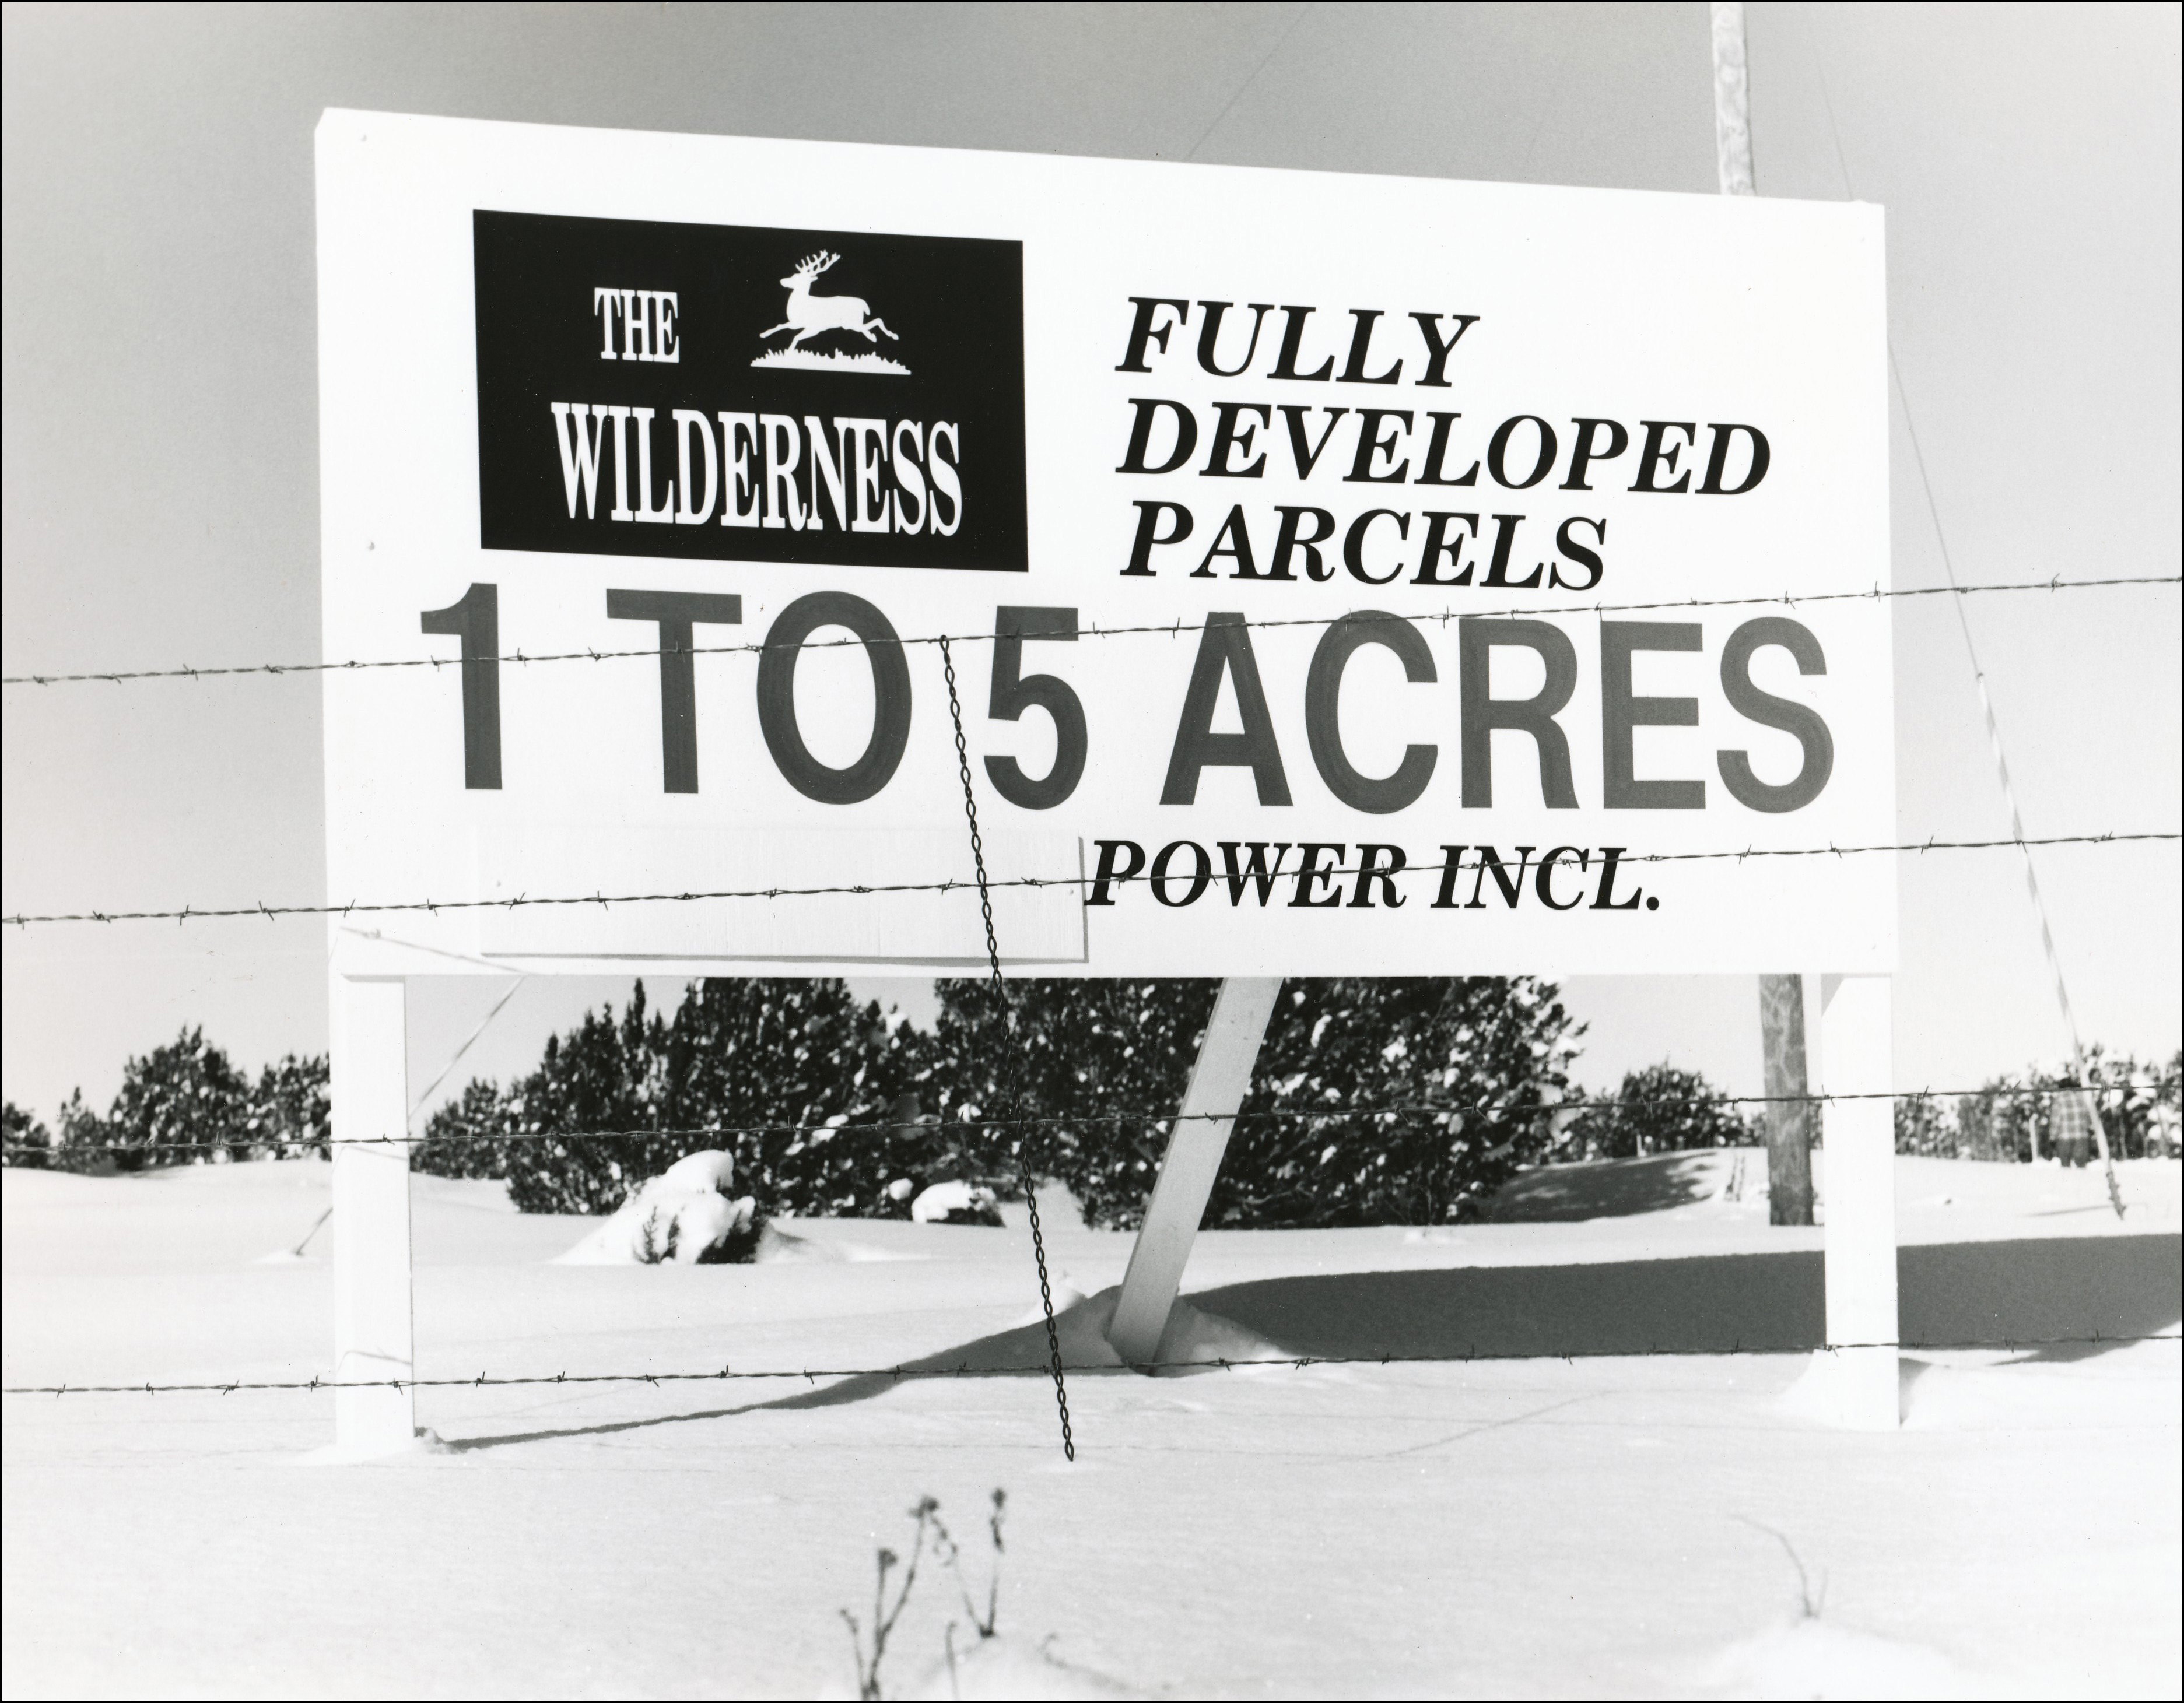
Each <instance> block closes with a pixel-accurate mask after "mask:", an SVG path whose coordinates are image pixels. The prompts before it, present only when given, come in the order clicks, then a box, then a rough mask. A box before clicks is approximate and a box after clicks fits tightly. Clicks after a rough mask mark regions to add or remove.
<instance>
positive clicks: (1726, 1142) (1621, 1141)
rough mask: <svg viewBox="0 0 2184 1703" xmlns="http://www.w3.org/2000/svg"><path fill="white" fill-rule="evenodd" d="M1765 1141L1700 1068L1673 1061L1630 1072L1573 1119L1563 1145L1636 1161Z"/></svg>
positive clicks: (1593, 1155) (1584, 1153)
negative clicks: (1725, 1102)
mask: <svg viewBox="0 0 2184 1703" xmlns="http://www.w3.org/2000/svg"><path fill="white" fill-rule="evenodd" d="M1760 1139H1761V1137H1760V1135H1759V1133H1758V1130H1757V1129H1755V1128H1754V1127H1753V1126H1752V1124H1750V1123H1749V1122H1747V1121H1746V1120H1745V1119H1744V1118H1743V1117H1741V1116H1739V1115H1738V1111H1737V1108H1736V1107H1735V1106H1732V1105H1723V1104H1722V1103H1721V1091H1720V1090H1719V1088H1715V1087H1713V1085H1712V1084H1711V1083H1710V1082H1708V1081H1707V1079H1706V1078H1705V1077H1702V1076H1701V1075H1700V1074H1699V1073H1698V1072H1697V1071H1684V1070H1678V1069H1677V1068H1676V1067H1675V1066H1674V1065H1671V1064H1666V1063H1663V1064H1658V1065H1648V1066H1646V1068H1645V1069H1643V1070H1641V1071H1629V1072H1627V1073H1626V1074H1625V1075H1624V1078H1623V1086H1622V1087H1621V1088H1618V1089H1617V1090H1616V1091H1615V1094H1614V1097H1613V1099H1609V1100H1607V1101H1605V1102H1602V1103H1601V1104H1597V1105H1592V1106H1590V1107H1588V1108H1587V1109H1586V1110H1584V1111H1582V1112H1580V1114H1579V1115H1578V1116H1577V1117H1576V1118H1575V1119H1574V1120H1573V1121H1572V1122H1571V1124H1570V1127H1569V1129H1568V1133H1567V1138H1566V1139H1565V1141H1564V1143H1563V1146H1564V1147H1565V1148H1566V1149H1568V1150H1569V1152H1570V1153H1571V1154H1572V1155H1574V1156H1580V1157H1583V1158H1586V1159H1632V1158H1637V1157H1641V1156H1643V1155H1646V1154H1652V1153H1679V1152H1682V1151H1684V1150H1685V1149H1691V1148H1702V1147H1747V1146H1750V1145H1752V1144H1754V1143H1757V1142H1758V1141H1759V1140H1760Z"/></svg>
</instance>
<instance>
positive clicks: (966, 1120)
mask: <svg viewBox="0 0 2184 1703" xmlns="http://www.w3.org/2000/svg"><path fill="white" fill-rule="evenodd" d="M2168 1088H2170V1084H2168V1083H2165V1082H2159V1081H2154V1082H2136V1081H2134V1082H2085V1083H2076V1082H2045V1083H2043V1082H2033V1083H2027V1084H2025V1085H2023V1086H2021V1087H2020V1086H2015V1085H2011V1084H1999V1085H1997V1084H1995V1083H1992V1082H1989V1083H1984V1084H1982V1085H1981V1086H1980V1087H1978V1088H1873V1089H1864V1090H1860V1091H1858V1092H1855V1093H1848V1094H1829V1093H1817V1092H1816V1093H1812V1094H1662V1095H1658V1096H1653V1095H1649V1096H1647V1097H1646V1098H1645V1099H1624V1098H1623V1097H1622V1096H1620V1095H1609V1094H1594V1095H1581V1096H1579V1097H1577V1098H1574V1099H1559V1100H1542V1101H1539V1102H1537V1103H1535V1104H1531V1105H1495V1104H1479V1103H1478V1102H1463V1103H1453V1102H1450V1101H1446V1100H1397V1101H1381V1102H1377V1103H1368V1104H1367V1105H1356V1106H1268V1107H1262V1108H1254V1109H1252V1110H1242V1111H1236V1112H1218V1111H1204V1112H1182V1111H1140V1110H1120V1111H1098V1112H1051V1113H1045V1114H1041V1115H1040V1116H1035V1117H983V1116H978V1115H977V1114H975V1113H973V1114H972V1115H970V1116H956V1117H954V1118H943V1119H939V1120H937V1121H931V1122H927V1121H908V1120H905V1119H900V1118H868V1119H864V1120H861V1121H855V1122H850V1121H844V1122H841V1123H743V1124H727V1123H714V1124H687V1125H686V1124H670V1125H661V1126H657V1127H637V1128H630V1129H511V1130H501V1131H479V1132H471V1131H462V1132H460V1133H455V1134H453V1135H443V1136H435V1135H433V1134H432V1133H430V1132H429V1130H428V1131H427V1133H425V1134H423V1135H359V1136H339V1135H335V1136H259V1137H252V1136H248V1135H243V1136H234V1137H214V1138H210V1139H207V1140H203V1141H147V1142H127V1141H124V1142H97V1143H91V1142H86V1143H83V1144H79V1145H73V1146H59V1147H40V1146H37V1145H36V1144H33V1143H28V1142H23V1141H20V1140H14V1141H5V1142H0V1151H4V1152H6V1153H8V1154H21V1155H42V1156H48V1157H50V1156H54V1155H85V1154H142V1153H203V1152H207V1151H209V1150H213V1149H220V1150H225V1149H229V1148H260V1147H263V1148H281V1147H293V1148H307V1149H314V1150H315V1149H319V1148H334V1147H398V1146H408V1147H423V1146H426V1145H427V1144H436V1143H445V1144H454V1143H465V1144H471V1143H476V1144H488V1145H490V1144H497V1143H507V1142H565V1141H639V1140H677V1141H688V1140H694V1139H704V1138H740V1137H757V1138H764V1137H766V1136H783V1135H791V1136H815V1135H816V1136H821V1137H831V1136H837V1135H868V1134H874V1133H899V1132H905V1131H916V1132H918V1133H933V1134H937V1135H944V1134H946V1133H948V1132H950V1130H961V1131H963V1132H965V1133H972V1132H978V1133H989V1134H990V1133H1001V1134H1007V1133H1011V1132H1014V1131H1033V1130H1046V1129H1083V1128H1086V1127H1094V1126H1097V1125H1100V1124H1152V1125H1156V1126H1164V1125H1168V1124H1179V1123H1197V1122H1214V1123H1217V1122H1223V1121H1234V1122H1236V1123H1252V1122H1260V1123H1273V1122H1298V1121H1303V1122H1332V1121H1335V1120H1338V1119H1341V1118H1387V1117H1435V1118H1448V1117H1463V1118H1471V1117H1478V1118H1480V1119H1483V1120H1485V1121H1487V1122H1489V1123H1496V1122H1502V1123H1514V1122H1521V1121H1537V1120H1539V1119H1542V1118H1548V1117H1554V1116H1562V1115H1564V1114H1573V1113H1580V1112H1587V1111H1633V1110H1660V1109H1663V1108H1667V1107H1671V1106H1674V1107H1691V1106H1702V1105H1719V1106H1750V1105H1757V1106H1767V1105H1832V1104H1850V1103H1856V1102H1860V1101H1867V1100H1890V1101H1894V1100H1908V1099H1983V1098H1989V1097H1992V1098H1994V1099H2008V1098H2025V1099H2050V1098H2053V1097H2054V1096H2056V1095H2059V1094H2095V1095H2101V1094H2154V1095H2157V1096H2158V1095H2159V1094H2163V1093H2165V1092H2167V1091H2168ZM450 1104H453V1102H450ZM1675 1150H1676V1151H1679V1152H1714V1151H1719V1150H1722V1149H1711V1148H1691V1149H1675Z"/></svg>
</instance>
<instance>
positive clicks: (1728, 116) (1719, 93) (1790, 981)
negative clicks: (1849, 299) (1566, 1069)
mask: <svg viewBox="0 0 2184 1703" xmlns="http://www.w3.org/2000/svg"><path fill="white" fill-rule="evenodd" d="M1713 147H1714V164H1715V166H1716V168H1717V169H1718V170H1719V173H1720V175H1721V192H1722V193H1723V194H1724V195H1752V194H1755V193H1757V190H1756V189H1755V187H1754V186H1753V183H1752V86H1751V81H1750V79H1749V77H1748V76H1747V72H1746V64H1745V55H1744V7H1743V5H1742V4H1741V0H1715V3H1714V5H1713ZM1759 1045H1760V1050H1761V1052H1762V1053H1763V1055H1764V1059H1765V1064H1764V1067H1763V1068H1764V1079H1765V1085H1766V1094H1767V1221H1768V1222H1769V1223H1770V1224H1809V1223H1811V1222H1813V1108H1812V1105H1811V1103H1810V1102H1809V1101H1808V1100H1806V1099H1804V1098H1803V1096H1804V1094H1805V1092H1806V1089H1805V982H1804V977H1802V976H1762V977H1760V978H1759Z"/></svg>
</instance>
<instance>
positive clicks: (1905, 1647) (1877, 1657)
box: [1702, 1618, 1986, 1698]
mask: <svg viewBox="0 0 2184 1703" xmlns="http://www.w3.org/2000/svg"><path fill="white" fill-rule="evenodd" d="M1702 1684H1704V1685H1705V1686H1706V1689H1710V1690H1714V1691H1717V1692H1719V1693H1720V1694H1722V1695H1728V1696H1731V1697H1824V1698H1836V1697H1876V1698H1893V1697H1904V1698H1912V1697H1920V1698H1923V1697H1970V1696H1974V1695H1982V1694H1983V1693H1984V1692H1985V1690H1986V1688H1985V1687H1983V1686H1981V1685H1980V1684H1977V1683H1976V1682H1975V1680H1974V1679H1973V1678H1972V1677H1971V1676H1970V1674H1968V1673H1966V1672H1964V1670H1963V1669H1962V1668H1960V1667H1958V1666H1957V1665H1956V1664H1955V1663H1954V1662H1953V1661H1950V1660H1949V1659H1948V1657H1947V1656H1943V1655H1942V1653H1941V1652H1940V1651H1939V1650H1929V1649H1926V1648H1925V1647H1924V1646H1923V1645H1916V1644H1899V1643H1897V1642H1896V1641H1895V1640H1894V1639H1886V1638H1876V1637H1874V1636H1873V1635H1872V1634H1871V1633H1863V1632H1853V1631H1852V1630H1850V1628H1847V1627H1841V1626H1836V1625H1835V1624H1833V1623H1832V1622H1829V1621H1825V1620H1820V1619H1817V1618H1807V1619H1802V1620H1795V1621H1791V1622H1789V1623H1788V1624H1787V1625H1784V1626H1776V1627H1770V1628H1768V1629H1767V1630H1766V1631H1764V1632H1763V1633H1759V1634H1758V1636H1757V1637H1754V1638H1748V1639H1745V1640H1744V1641H1743V1642H1742V1643H1741V1644H1734V1645H1730V1647H1729V1648H1728V1649H1727V1650H1724V1651H1723V1652H1722V1653H1721V1655H1720V1656H1719V1657H1717V1658H1716V1659H1715V1660H1714V1661H1713V1662H1712V1663H1710V1664H1709V1665H1708V1669H1707V1671H1706V1672H1705V1674H1704V1677H1703V1680H1702Z"/></svg>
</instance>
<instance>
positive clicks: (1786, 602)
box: [0, 574, 2184, 686]
mask: <svg viewBox="0 0 2184 1703" xmlns="http://www.w3.org/2000/svg"><path fill="white" fill-rule="evenodd" d="M2179 583H2184V574H2130V575H2117V576H2112V577H2109V578H2104V579H2093V580H2066V579H2064V578H2062V577H2061V576H2055V577H2054V578H2052V579H2047V580H2002V581H1997V582H1993V583H1992V584H1986V585H1974V586H1958V585H1945V586H1902V587H1881V586H1875V587H1874V588H1873V589H1872V590H1870V591H1863V592H1813V593H1794V592H1780V593H1773V594H1771V595H1760V596H1752V597H1741V598H1660V599H1658V600H1656V601H1653V602H1649V603H1619V604H1611V603H1590V604H1543V605H1541V606H1538V607H1535V608H1524V609H1491V610H1464V609H1432V610H1426V611H1422V612H1420V613H1418V614H1417V615H1395V614H1392V613H1390V614H1388V615H1385V619H1387V620H1390V621H1412V622H1417V623H1418V624H1420V625H1424V626H1433V625H1435V624H1438V625H1440V626H1446V625H1447V624H1448V623H1449V622H1450V621H1472V620H1479V621H1502V620H1508V619H1524V618H1529V617H1534V616H1538V615H1636V614H1643V613H1647V612H1652V611H1659V610H1667V609H1751V608H1770V609H1771V608H1774V607H1776V606H1778V605H1780V606H1782V607H1786V608H1791V609H1795V608H1797V607H1799V606H1801V605H1802V604H1830V603H1876V602H1880V601H1884V600H1886V599H1888V598H1929V597H1950V596H1955V597H1959V598H1961V597H1964V596H1966V595H1969V594H1970V593H1975V592H1978V593H1989V592H2070V591H2095V590H2099V589H2102V588H2103V587H2114V586H2173V585H2176V584H2179ZM1343 619H1346V617H1345V616H1341V615H1290V616H1278V617H1276V618H1275V619H1273V620H1272V621H1254V622H1252V623H1251V625H1252V626H1254V627H1255V628H1256V629H1259V630H1261V631H1265V630H1268V629H1272V628H1276V627H1310V626H1332V625H1334V622H1335V621H1340V620H1343ZM1204 626H1205V623H1204V622H1203V621H1163V622H1149V623H1144V624H1140V625H1133V626H1086V627H1083V628H1081V629H1080V630H1079V631H1080V636H1081V637H1084V638H1125V637H1138V636H1145V635H1153V634H1162V633H1164V634H1167V636H1168V637H1181V636H1182V635H1183V634H1184V633H1187V632H1200V631H1201V630H1202V629H1203V628H1204ZM994 637H995V635H993V634H992V633H989V632H961V633H933V634H930V635H928V636H923V637H910V638H898V639H889V640H887V641H885V642H886V643H889V644H900V645H928V644H929V645H942V644H947V643H951V642H952V643H958V644H977V643H988V642H990V641H991V640H992V639H993V638H994ZM804 643H805V648H810V649H815V650H816V649H827V648H832V647H834V646H837V645H861V644H863V643H866V641H865V640H864V639H861V638H836V639H817V638H814V639H806V640H805V641H804ZM768 648H771V647H769V645H768V644H767V643H766V642H765V641H764V640H745V641H744V642H742V643H736V644H693V645H676V646H671V647H668V648H666V649H665V650H663V648H661V647H660V646H657V645H655V646H653V647H651V648H649V649H641V648H628V649H625V648H615V649H611V650H599V649H595V648H591V647H589V646H587V647H586V648H584V649H582V650H554V651H540V652H538V653H535V654H526V653H525V652H523V651H521V650H518V651H515V652H513V653H511V654H507V655H504V656H490V657H486V656H481V657H473V658H471V659H469V660H470V661H471V662H472V663H473V664H475V663H481V662H494V663H510V664H514V665H522V666H525V667H528V666H529V665H532V663H547V662H613V661H619V660H622V659H627V658H631V657H655V658H656V657H659V656H660V655H662V654H668V655H675V656H685V655H687V656H741V655H758V654H763V653H764V652H765V651H766V650H767V649H768ZM461 665H462V663H461V661H460V659H451V658H448V657H444V656H401V657H382V658H376V659H366V658H355V659H348V660H344V661H339V662H253V663H239V664H235V665H229V666H225V667H213V668H192V667H189V666H187V665H185V666H182V667H179V668H136V669H103V670H97V671H88V672H84V673H75V674H62V673H53V674H10V675H7V676H0V686H73V685H81V684H86V683H92V682H97V683H102V684H108V685H115V686H119V685H125V684H128V683H130V682H136V681H143V680H216V679H220V678H223V677H234V676H249V675H255V676H264V677H277V676H289V675H303V674H349V673H359V672H362V671H365V670H370V669H389V668H430V669H433V670H436V671H437V670H439V669H443V668H455V667H460V666H461Z"/></svg>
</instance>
